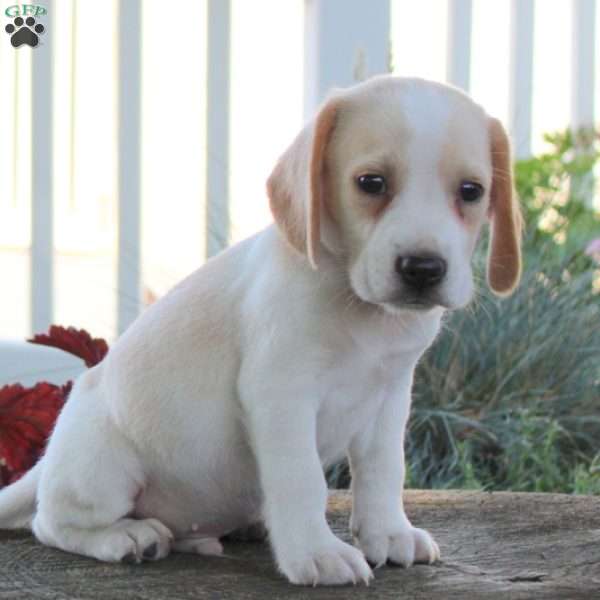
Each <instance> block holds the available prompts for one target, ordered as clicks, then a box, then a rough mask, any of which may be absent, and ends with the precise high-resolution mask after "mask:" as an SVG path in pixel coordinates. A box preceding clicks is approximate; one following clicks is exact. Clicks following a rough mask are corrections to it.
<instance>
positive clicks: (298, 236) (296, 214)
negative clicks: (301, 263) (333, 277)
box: [267, 99, 338, 269]
mask: <svg viewBox="0 0 600 600" xmlns="http://www.w3.org/2000/svg"><path fill="white" fill-rule="evenodd" d="M337 112H338V102H337V101H336V100H335V99H334V100H330V101H328V102H327V103H326V104H325V105H324V106H323V107H322V108H321V110H320V111H319V113H318V114H317V116H316V118H315V119H314V121H313V122H311V123H309V124H308V125H307V126H306V127H305V129H304V130H303V131H302V132H301V133H300V134H299V135H298V137H297V138H296V139H295V140H294V142H293V143H292V145H291V146H290V147H289V148H288V149H287V150H286V152H285V153H284V154H283V156H282V157H281V158H280V159H279V162H278V163H277V165H276V166H275V169H274V170H273V172H272V173H271V176H270V177H269V179H268V181H267V193H268V195H269V203H270V206H271V212H272V213H273V217H274V219H275V223H276V224H277V226H278V227H279V229H280V230H281V231H282V232H283V234H284V235H285V237H286V239H287V240H288V242H289V243H290V244H291V245H292V246H293V247H294V248H295V249H296V250H298V251H299V252H301V253H302V254H305V255H306V256H307V257H308V260H309V262H310V264H311V266H312V267H313V268H314V269H316V268H317V260H318V251H319V245H320V228H321V208H322V203H323V194H324V187H325V186H324V178H325V151H326V149H327V144H328V142H329V139H330V137H331V133H332V131H333V129H334V126H335V121H336V116H337Z"/></svg>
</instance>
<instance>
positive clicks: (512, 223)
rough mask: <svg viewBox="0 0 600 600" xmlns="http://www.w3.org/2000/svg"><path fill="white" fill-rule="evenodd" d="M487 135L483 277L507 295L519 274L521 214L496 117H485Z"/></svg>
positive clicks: (503, 134)
mask: <svg viewBox="0 0 600 600" xmlns="http://www.w3.org/2000/svg"><path fill="white" fill-rule="evenodd" d="M489 135H490V150H491V158H492V169H493V175H492V189H491V203H490V211H491V218H492V230H491V233H490V246H489V254H488V267H487V279H488V284H489V286H490V288H491V289H492V291H493V292H495V293H496V294H497V295H499V296H507V295H509V294H511V293H512V292H513V290H514V289H515V287H516V286H517V284H518V283H519V279H520V278H521V229H522V217H521V209H520V207H519V202H518V199H517V196H516V193H515V190H514V186H513V176H512V156H511V151H510V142H509V140H508V136H507V135H506V131H505V130H504V127H503V126H502V124H501V123H500V121H498V120H497V119H490V120H489Z"/></svg>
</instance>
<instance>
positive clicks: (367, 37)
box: [0, 0, 597, 383]
mask: <svg viewBox="0 0 600 600" xmlns="http://www.w3.org/2000/svg"><path fill="white" fill-rule="evenodd" d="M59 1H60V0H45V1H44V2H43V4H44V6H46V7H47V9H48V14H47V16H45V17H44V20H43V22H44V25H45V27H46V34H45V37H44V40H45V41H44V47H40V48H35V49H32V50H31V57H32V61H33V65H32V69H33V71H32V73H33V77H32V81H33V86H32V125H31V128H32V133H31V135H32V139H33V140H34V141H35V143H34V144H32V165H33V169H32V192H31V207H32V211H31V264H30V281H31V286H30V294H31V305H30V312H31V315H30V321H31V329H32V331H42V330H45V329H46V328H47V326H48V325H49V324H50V323H52V322H53V321H54V315H55V311H54V302H53V298H54V295H55V294H54V292H55V286H56V278H55V276H54V270H53V265H54V261H53V248H54V235H53V231H54V224H53V223H54V222H53V214H54V202H53V193H52V190H53V182H52V177H53V160H52V159H53V139H52V135H53V127H52V114H53V112H52V111H53V99H54V95H55V90H54V89H53V86H52V69H53V67H54V65H55V62H54V61H55V56H54V54H55V52H54V51H55V40H54V29H55V28H54V26H53V17H54V14H55V5H56V4H57V2H59ZM76 1H77V0H76ZM206 1H207V19H208V25H207V29H206V32H207V33H206V35H207V79H206V113H207V118H206V144H207V151H206V164H205V169H206V170H207V172H208V173H210V177H206V190H205V205H206V221H205V229H206V231H205V232H204V236H205V240H206V255H207V256H210V255H212V254H214V253H216V252H218V251H219V250H220V249H221V248H222V247H223V246H224V245H226V243H227V241H228V240H229V238H230V230H229V227H230V221H231V215H230V204H229V197H230V189H229V188H230V180H229V157H230V136H231V131H230V122H231V118H230V107H231V96H230V90H231V80H232V73H231V68H230V65H231V52H230V48H231V43H232V39H231V31H232V24H231V14H232V2H235V1H236V0H206ZM475 1H477V0H475ZM479 1H480V0H479ZM566 1H569V2H570V4H571V6H572V17H573V33H572V39H573V45H572V77H571V84H570V85H571V90H572V94H571V96H572V100H571V105H572V111H571V122H572V124H573V125H574V126H576V127H579V126H584V125H592V124H593V122H594V86H595V84H594V76H595V68H594V64H595V62H594V59H595V52H596V49H595V44H596V35H595V23H596V19H597V16H596V13H595V9H596V6H595V4H596V3H595V0H565V2H566ZM392 2H396V0H392ZM439 4H440V5H441V4H442V2H441V0H440V2H439ZM144 5H145V3H144V2H142V1H141V0H119V1H118V13H117V14H118V36H117V39H118V49H117V64H118V90H119V91H118V119H117V120H118V144H117V154H118V157H117V158H118V159H117V164H118V185H117V193H118V222H119V226H118V243H119V247H118V255H117V256H118V259H117V260H118V269H117V271H118V283H117V289H118V295H117V313H118V317H117V323H118V326H117V329H118V331H119V332H121V331H123V330H124V329H125V328H126V327H127V326H128V325H129V324H130V323H131V321H133V320H134V319H135V317H136V316H137V314H138V313H139V310H140V308H141V306H142V298H141V295H142V279H141V273H142V239H141V229H140V227H141V226H140V223H141V211H142V204H141V153H142V149H143V143H142V136H141V133H142V132H141V118H140V114H141V108H142V82H141V75H140V74H141V47H142V44H143V40H142V39H141V37H142V31H143V28H142V9H143V8H144ZM538 5H539V2H537V3H536V2H534V0H511V16H510V58H509V60H510V73H509V81H510V85H509V93H508V97H509V118H508V121H509V122H508V125H509V127H510V129H511V131H512V135H513V138H514V140H515V146H516V153H517V155H518V156H519V157H523V156H527V155H529V154H530V152H531V137H532V134H531V131H532V97H533V83H532V82H533V73H534V68H535V65H534V60H533V58H534V24H535V20H536V15H535V9H536V8H537V6H538ZM257 6H258V8H257V10H259V8H260V4H258V5H257ZM394 8H396V7H394ZM390 15H391V11H390V0H369V1H368V2H367V1H366V0H304V29H305V35H304V107H305V109H304V112H305V116H308V115H310V114H311V113H312V112H313V111H314V109H315V106H316V105H317V104H318V103H319V102H320V101H321V99H322V98H323V97H324V95H325V94H326V93H327V91H328V90H329V89H330V88H331V87H333V86H347V85H351V84H352V83H354V82H355V81H357V80H361V79H365V78H367V77H370V76H372V75H374V74H377V73H382V72H386V71H388V70H389V69H390V64H391V60H390V57H391V54H392V49H391V46H390V27H391V16H390ZM265 18H268V14H266V15H265ZM165 19H166V20H172V19H171V16H169V17H165ZM272 27H277V23H272ZM472 27H473V0H447V40H446V41H447V44H446V48H447V63H446V67H447V68H446V79H447V80H448V81H449V82H452V83H454V84H455V85H457V86H459V87H463V88H465V89H466V90H469V88H470V85H471V62H472V55H473V53H474V52H476V51H477V49H476V48H472ZM185 30H186V31H188V32H190V31H192V30H193V26H191V25H190V24H186V26H185ZM179 34H181V31H180V32H179ZM197 34H198V35H201V32H200V33H199V32H197ZM165 35H166V39H165V43H171V42H169V40H168V35H167V34H165ZM424 35H426V33H425V32H424ZM536 35H537V34H536ZM6 41H7V40H6V39H3V40H2V42H6ZM173 43H177V42H176V40H174V41H173ZM21 50H27V49H20V50H18V51H21ZM76 51H77V48H75V47H73V48H72V49H71V52H76ZM273 51H274V52H277V49H276V48H274V49H273ZM5 55H6V52H5ZM1 68H2V64H1V63H0V69H1ZM190 68H193V61H190ZM257 68H258V67H257ZM491 76H493V74H491ZM276 77H277V75H276V74H274V78H276ZM265 93H267V94H271V93H277V91H276V86H274V89H273V90H265ZM213 163H215V165H216V166H215V165H213ZM216 163H218V165H217V164H216ZM213 166H215V168H213ZM216 167H218V168H216ZM0 243H1V240H0ZM0 251H1V249H0ZM74 325H77V326H85V324H82V323H74ZM10 356H15V346H6V345H5V346H3V345H0V383H2V379H3V377H5V376H6V374H5V373H3V365H4V366H6V365H8V362H7V361H8V357H10ZM19 360H20V359H19ZM7 369H8V370H10V369H9V368H8V367H7V368H6V369H5V370H7ZM13 371H14V369H13Z"/></svg>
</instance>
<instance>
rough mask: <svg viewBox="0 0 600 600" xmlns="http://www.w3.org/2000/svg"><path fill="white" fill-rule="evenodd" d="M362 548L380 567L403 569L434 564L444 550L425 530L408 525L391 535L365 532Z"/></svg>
mask: <svg viewBox="0 0 600 600" xmlns="http://www.w3.org/2000/svg"><path fill="white" fill-rule="evenodd" d="M357 540H358V545H359V546H360V548H361V550H362V551H363V552H364V554H365V556H366V558H367V560H368V561H369V562H370V563H371V564H374V565H375V566H376V567H380V566H381V565H384V564H385V563H386V562H388V561H389V562H391V563H394V564H397V565H402V566H403V567H410V566H411V565H412V564H413V563H427V564H431V563H433V562H435V561H436V560H438V559H439V558H440V549H439V546H438V545H437V544H436V542H435V540H434V539H433V537H431V534H429V533H428V532H427V531H425V530H424V529H419V528H417V527H412V525H406V526H404V527H401V528H397V529H394V530H392V531H390V532H387V533H369V532H368V531H365V532H364V533H363V532H362V531H361V532H360V533H359V535H358V537H357Z"/></svg>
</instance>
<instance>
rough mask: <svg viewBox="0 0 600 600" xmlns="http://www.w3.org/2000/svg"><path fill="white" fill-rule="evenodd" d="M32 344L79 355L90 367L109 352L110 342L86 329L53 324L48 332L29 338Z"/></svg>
mask: <svg viewBox="0 0 600 600" xmlns="http://www.w3.org/2000/svg"><path fill="white" fill-rule="evenodd" d="M27 341H28V342H31V343H32V344H41V345H42V346H52V347H53V348H58V349H60V350H64V351H65V352H68V353H69V354H73V355H74V356H78V357H79V358H81V360H83V361H84V362H85V366H86V367H88V368H90V367H93V366H94V365H97V364H98V363H99V362H100V361H101V360H102V359H103V358H104V357H105V356H106V353H107V352H108V344H107V343H106V342H105V341H104V340H103V339H101V338H92V336H91V335H90V334H89V333H88V332H87V331H86V330H85V329H75V327H69V328H68V329H65V328H64V327H60V326H59V325H51V326H50V329H49V331H48V333H47V334H46V333H40V334H38V335H35V336H33V338H31V339H30V340H27Z"/></svg>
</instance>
